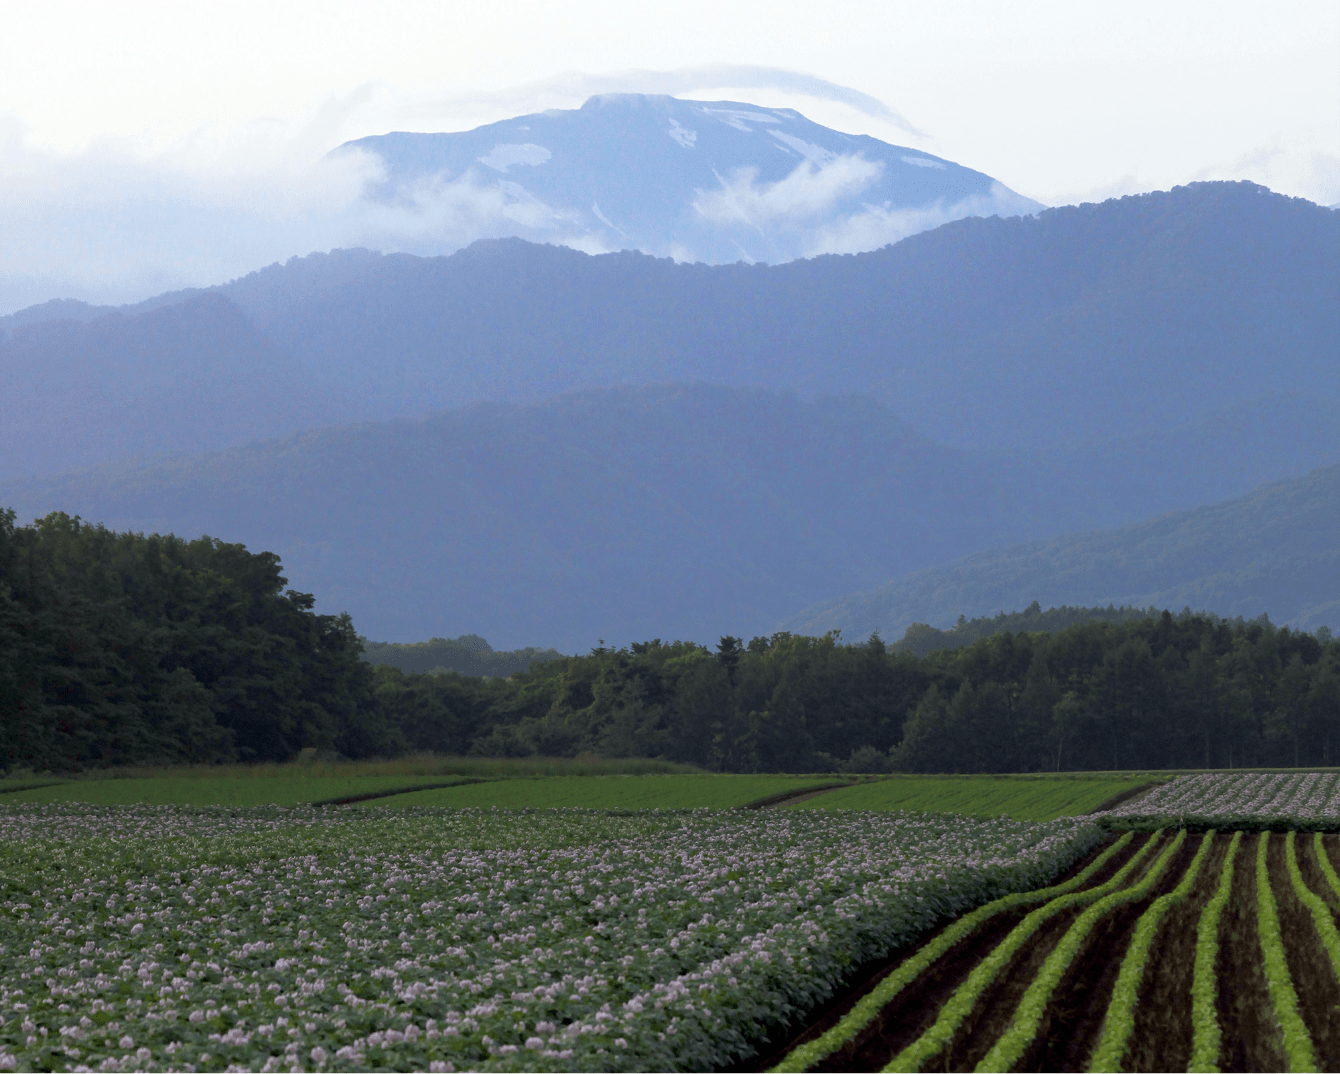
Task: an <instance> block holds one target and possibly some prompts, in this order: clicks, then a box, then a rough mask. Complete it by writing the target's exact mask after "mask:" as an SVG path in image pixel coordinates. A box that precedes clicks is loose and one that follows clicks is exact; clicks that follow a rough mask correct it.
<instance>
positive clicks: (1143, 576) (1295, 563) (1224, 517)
mask: <svg viewBox="0 0 1340 1074" xmlns="http://www.w3.org/2000/svg"><path fill="white" fill-rule="evenodd" d="M1030 601H1039V602H1041V604H1042V605H1043V606H1047V605H1065V604H1072V605H1094V604H1098V605H1103V604H1109V603H1111V604H1115V605H1123V604H1125V605H1133V606H1136V607H1148V606H1149V605H1154V606H1156V607H1159V608H1172V609H1178V608H1182V607H1185V606H1188V605H1189V606H1190V607H1191V608H1193V609H1195V610H1197V611H1200V610H1205V611H1211V612H1216V613H1218V614H1219V615H1224V616H1238V615H1241V616H1244V617H1247V618H1252V617H1255V616H1258V615H1260V614H1261V613H1263V612H1264V613H1267V614H1269V615H1270V617H1271V619H1272V620H1273V621H1275V622H1276V623H1282V624H1290V625H1293V626H1297V627H1300V628H1303V629H1315V628H1317V627H1320V626H1334V625H1337V624H1340V466H1332V467H1327V468H1324V469H1319V470H1316V471H1314V472H1312V473H1311V474H1308V475H1307V476H1305V477H1301V478H1296V479H1294V480H1290V481H1278V482H1273V483H1271V484H1268V485H1263V486H1262V487H1261V488H1259V489H1257V490H1255V491H1254V492H1252V493H1251V494H1250V495H1248V496H1244V497H1241V498H1240V499H1236V500H1230V501H1227V502H1225V503H1220V504H1214V505H1212V506H1209V507H1202V508H1198V509H1196V510H1193V511H1178V512H1172V513H1169V514H1166V515H1162V516H1160V517H1158V518H1154V519H1150V520H1148V521H1145V522H1140V523H1136V524H1134V525H1129V526H1123V527H1120V528H1116V529H1110V530H1101V531H1097V532H1091V533H1081V534H1078V535H1073V536H1067V537H1059V538H1056V539H1054V540H1050V541H1041V542H1034V543H1031V544H1022V545H1016V546H1013V547H1007V548H1005V549H1003V550H997V551H991V552H982V553H978V554H977V555H973V556H968V557H966V558H964V559H960V560H958V561H957V562H953V563H950V564H949V565H947V566H943V567H935V568H933V569H930V570H925V571H921V572H918V573H915V574H912V575H911V576H909V577H906V578H903V579H901V580H899V581H896V582H890V583H888V584H886V585H883V586H880V587H878V588H875V589H871V590H868V591H865V592H857V593H853V594H851V595H850V596H846V597H842V598H841V599H838V600H832V601H828V602H825V603H823V604H818V605H815V606H813V607H811V608H809V609H807V610H806V611H803V612H800V613H799V614H796V615H793V616H791V617H790V618H787V619H784V620H782V621H781V622H780V623H779V624H778V628H777V629H783V630H791V631H795V632H799V633H806V634H816V633H823V632H824V631H827V630H834V629H840V630H842V632H843V633H844V634H846V635H847V636H849V637H860V636H863V635H865V634H867V633H868V632H869V631H871V630H874V629H879V630H881V631H883V632H884V633H885V634H886V636H888V637H891V638H892V637H897V636H898V635H899V634H901V632H902V631H903V630H904V629H905V628H906V627H907V626H909V625H911V624H912V623H916V622H923V623H928V624H930V625H931V626H940V627H945V626H949V625H951V624H952V623H954V621H955V619H956V618H957V617H958V616H959V615H967V616H970V617H972V616H981V615H990V614H992V613H994V612H996V611H998V610H1004V609H1019V608H1023V607H1024V606H1025V605H1026V604H1028V603H1029V602H1030Z"/></svg>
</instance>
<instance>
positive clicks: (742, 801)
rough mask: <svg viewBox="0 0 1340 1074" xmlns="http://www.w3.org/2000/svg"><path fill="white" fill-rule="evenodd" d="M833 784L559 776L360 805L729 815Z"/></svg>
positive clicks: (816, 779) (804, 779)
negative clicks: (681, 811)
mask: <svg viewBox="0 0 1340 1074" xmlns="http://www.w3.org/2000/svg"><path fill="white" fill-rule="evenodd" d="M832 782H833V777H831V776H828V777H825V776H706V775H702V776H700V775H693V776H678V775H676V776H601V777H596V778H575V777H562V776H560V777H557V778H551V779H511V780H499V781H497V782H495V783H474V784H471V785H469V786H463V787H447V788H444V789H442V790H432V791H414V792H412V793H410V794H398V795H396V796H395V797H394V798H379V799H376V800H374V801H370V802H364V803H360V804H361V805H364V806H367V807H369V808H371V807H379V808H388V807H392V806H449V807H453V808H456V809H464V808H470V807H473V808H484V809H488V808H492V807H494V806H497V807H498V808H500V809H524V808H541V809H543V808H552V807H569V808H571V807H578V808H584V809H701V808H711V809H730V808H733V807H735V806H742V805H747V804H748V803H750V802H755V801H758V800H759V799H760V798H767V797H770V796H772V795H774V794H784V793H786V792H788V791H799V790H803V789H805V788H807V787H821V786H823V785H824V784H826V783H832Z"/></svg>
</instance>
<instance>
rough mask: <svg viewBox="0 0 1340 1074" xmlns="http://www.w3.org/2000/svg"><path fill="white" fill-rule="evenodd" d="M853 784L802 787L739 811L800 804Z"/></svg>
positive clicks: (739, 807) (754, 803)
mask: <svg viewBox="0 0 1340 1074" xmlns="http://www.w3.org/2000/svg"><path fill="white" fill-rule="evenodd" d="M850 786H851V782H850V781H847V782H845V783H825V784H823V785H822V786H819V787H801V788H800V789H799V790H795V791H782V793H781V794H770V795H768V797H766V798H758V799H755V800H754V801H752V802H745V804H744V805H742V806H737V807H736V808H737V809H773V808H775V807H776V806H779V805H789V804H790V803H792V802H799V801H802V800H803V799H805V798H813V797H815V796H816V795H820V794H827V793H828V792H829V791H835V790H838V789H839V788H841V787H850Z"/></svg>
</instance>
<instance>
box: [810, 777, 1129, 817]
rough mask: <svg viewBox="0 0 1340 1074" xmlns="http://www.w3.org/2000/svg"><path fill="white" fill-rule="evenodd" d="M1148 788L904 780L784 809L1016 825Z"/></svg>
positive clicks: (1059, 780) (1071, 781) (1099, 780)
mask: <svg viewBox="0 0 1340 1074" xmlns="http://www.w3.org/2000/svg"><path fill="white" fill-rule="evenodd" d="M1148 782H1150V779H1149V777H1148V776H1145V775H1130V776H1120V777H1107V778H1103V777H1095V778H1091V779H1086V778H1083V777H1069V778H1065V777H1051V778H1048V777H1045V776H1043V777H1038V778H1033V779H1020V778H1011V777H991V776H902V777H895V778H893V779H881V780H876V781H874V782H871V783H862V784H858V785H856V786H853V787H843V788H840V789H838V790H835V791H827V792H825V793H823V794H819V795H816V796H815V797H813V798H807V799H805V800H804V801H802V802H797V803H795V804H794V805H789V806H785V807H784V808H787V809H876V810H881V811H888V810H894V809H910V810H924V811H927V812H941V813H968V814H975V815H977V816H1000V815H1002V814H1003V815H1004V816H1007V817H1011V818H1012V819H1014V820H1054V819H1055V818H1056V817H1073V816H1078V815H1080V814H1082V813H1088V812H1089V811H1091V810H1093V809H1095V808H1097V807H1098V806H1099V805H1101V804H1102V803H1103V802H1106V801H1107V800H1108V799H1109V798H1112V797H1113V796H1114V795H1118V794H1120V793H1122V792H1123V791H1128V790H1131V789H1132V788H1135V787H1140V786H1143V785H1144V784H1146V783H1148Z"/></svg>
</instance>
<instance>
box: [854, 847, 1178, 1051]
mask: <svg viewBox="0 0 1340 1074" xmlns="http://www.w3.org/2000/svg"><path fill="white" fill-rule="evenodd" d="M1153 838H1155V837H1154V835H1149V836H1147V837H1146V839H1145V840H1143V841H1142V840H1138V839H1136V840H1132V845H1133V846H1135V848H1136V850H1138V849H1140V848H1142V847H1144V846H1145V845H1147V843H1148V842H1149V840H1151V839H1153ZM1158 853H1159V851H1158V848H1155V849H1154V850H1152V851H1151V852H1150V853H1149V854H1148V856H1147V857H1146V859H1145V860H1144V861H1143V862H1141V863H1140V865H1139V867H1138V868H1136V869H1135V870H1133V871H1132V872H1131V874H1130V875H1129V876H1127V877H1126V878H1125V880H1124V881H1123V883H1122V888H1128V887H1131V886H1132V885H1134V884H1138V883H1139V882H1140V880H1141V879H1142V878H1143V876H1144V875H1145V873H1146V872H1148V871H1149V869H1150V867H1151V866H1152V865H1153V864H1154V862H1155V861H1156V860H1157V859H1158ZM1089 905H1092V904H1088V905H1083V906H1074V907H1070V908H1069V909H1066V910H1064V911H1062V912H1061V913H1059V914H1057V915H1056V916H1055V917H1053V918H1052V919H1051V920H1049V921H1048V922H1046V924H1044V925H1043V926H1042V927H1041V928H1040V929H1038V931H1037V932H1035V933H1034V934H1033V936H1032V937H1031V938H1030V939H1029V941H1028V942H1027V943H1026V944H1024V946H1023V947H1022V948H1021V949H1020V950H1019V951H1018V952H1017V953H1016V954H1015V956H1014V958H1013V959H1011V961H1010V963H1009V965H1008V966H1006V967H1005V969H1004V970H1003V971H1002V972H1001V973H1000V975H999V976H997V977H996V979H995V980H994V981H993V982H992V983H991V984H990V985H988V986H987V987H986V988H985V989H984V990H983V992H982V994H981V996H980V997H978V1000H977V1002H976V1004H975V1005H974V1006H973V1009H972V1012H971V1013H970V1014H969V1015H968V1017H967V1018H965V1019H964V1020H963V1024H962V1025H961V1026H959V1029H958V1032H956V1033H955V1034H954V1038H953V1040H951V1041H950V1042H949V1045H948V1046H947V1047H946V1048H945V1049H944V1051H943V1052H941V1054H940V1055H939V1056H937V1057H936V1059H935V1061H934V1065H933V1067H932V1066H931V1065H929V1064H928V1066H927V1068H926V1069H935V1070H973V1069H974V1068H975V1067H976V1066H977V1064H978V1063H979V1062H981V1060H982V1059H983V1058H984V1057H985V1056H986V1053H987V1052H989V1051H990V1050H991V1048H992V1046H993V1045H994V1044H995V1043H996V1040H997V1039H998V1038H999V1037H1000V1035H1001V1033H1002V1032H1003V1031H1004V1030H1005V1028H1006V1027H1007V1026H1008V1025H1009V1024H1010V1021H1011V1020H1012V1019H1013V1017H1014V1012H1015V1010H1016V1009H1017V1008H1018V1006H1019V1001H1020V1000H1021V999H1023V996H1024V993H1025V992H1027V991H1028V986H1029V985H1031V984H1032V983H1033V979H1034V978H1035V977H1036V976H1037V974H1038V971H1039V970H1040V969H1041V968H1042V964H1043V963H1044V962H1046V961H1047V956H1048V955H1050V954H1051V953H1052V951H1054V950H1055V949H1056V945H1057V944H1058V943H1060V941H1061V937H1062V936H1064V935H1065V934H1066V932H1067V931H1068V930H1069V928H1070V926H1071V925H1073V924H1074V923H1075V921H1076V919H1077V918H1078V917H1079V916H1080V914H1082V913H1084V911H1085V910H1087V909H1088V908H1089ZM982 957H983V958H985V957H986V952H985V951H984V952H982ZM979 961H980V960H979ZM935 1013H936V1014H938V1013H939V1009H938V1005H937V1009H936V1012H935ZM933 1021H934V1018H933V1017H932V1018H931V1019H930V1021H929V1022H927V1024H928V1025H929V1024H931V1022H933ZM912 1039H915V1037H913V1038H911V1039H909V1040H908V1041H907V1043H908V1044H910V1043H911V1040H912ZM904 1046H905V1045H904ZM898 1050H899V1049H896V1048H895V1049H893V1050H891V1051H889V1052H887V1053H885V1054H884V1055H883V1063H887V1062H888V1061H889V1060H890V1059H891V1058H892V1057H893V1056H894V1055H896V1054H897V1053H898ZM883 1063H881V1064H879V1066H874V1065H872V1066H869V1067H853V1068H852V1069H870V1070H877V1069H880V1067H881V1066H882V1065H883Z"/></svg>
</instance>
